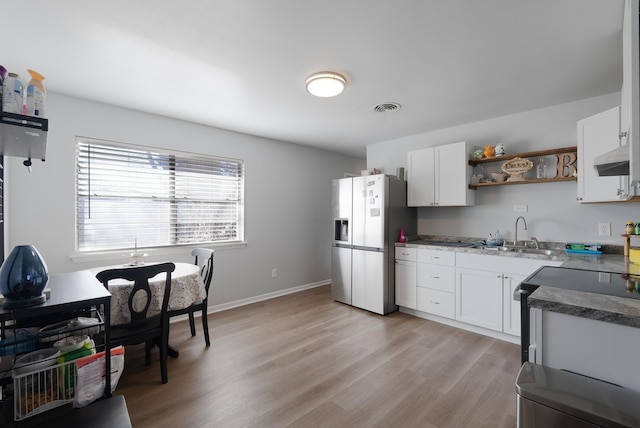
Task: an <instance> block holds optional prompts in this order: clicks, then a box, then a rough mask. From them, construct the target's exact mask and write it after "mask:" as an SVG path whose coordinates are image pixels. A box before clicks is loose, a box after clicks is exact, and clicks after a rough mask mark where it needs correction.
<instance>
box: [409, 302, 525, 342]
mask: <svg viewBox="0 0 640 428" xmlns="http://www.w3.org/2000/svg"><path fill="white" fill-rule="evenodd" d="M400 312H402V313H404V314H409V315H413V316H414V317H419V318H423V319H426V320H430V321H435V322H437V323H440V324H445V325H449V326H451V327H456V328H460V329H463V330H467V331H471V332H473V333H478V334H481V335H483V336H489V337H493V338H494V339H500V340H504V341H505V342H509V343H513V344H516V345H519V344H520V337H519V336H512V335H510V334H506V333H502V332H500V331H494V330H490V329H487V328H484V327H478V326H475V325H471V324H467V323H465V322H461V321H456V320H452V319H449V318H443V317H440V316H438V315H433V314H428V313H426V312H422V311H418V310H415V309H409V308H404V307H400Z"/></svg>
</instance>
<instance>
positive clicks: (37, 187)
mask: <svg viewBox="0 0 640 428" xmlns="http://www.w3.org/2000/svg"><path fill="white" fill-rule="evenodd" d="M47 114H48V118H49V135H48V143H47V160H46V162H44V163H43V162H40V161H39V160H34V161H33V168H32V172H31V173H28V172H27V169H26V168H25V167H24V166H22V161H23V159H17V158H5V164H6V176H5V179H6V185H5V192H6V220H7V221H6V231H7V241H8V242H7V244H6V247H7V248H8V250H11V249H12V248H13V247H14V246H15V245H20V244H33V245H35V246H36V248H38V250H39V251H40V253H41V254H42V256H43V258H44V259H45V261H46V263H47V265H48V267H49V271H50V272H51V273H60V272H67V271H73V270H78V269H84V268H88V267H94V266H103V265H110V264H116V263H122V261H123V258H122V257H121V256H120V255H115V257H114V256H113V255H111V256H110V257H103V258H100V259H97V260H90V261H83V262H75V263H74V262H72V261H71V259H70V256H72V255H74V254H75V211H74V207H75V196H74V195H75V193H74V192H75V182H74V180H75V174H74V169H75V167H74V163H75V138H76V136H77V135H81V136H86V137H92V138H98V139H104V140H111V141H120V142H127V143H131V144H138V145H147V146H154V147H161V148H163V147H164V148H171V149H177V150H182V151H186V152H194V153H204V154H213V155H219V156H226V157H233V158H240V159H243V160H244V161H245V172H246V178H245V192H246V196H245V198H246V199H245V201H246V206H245V217H246V223H245V226H246V231H245V238H246V241H247V245H246V247H242V248H226V249H219V250H217V251H216V269H215V278H214V283H215V285H214V286H213V289H214V291H213V293H212V295H211V297H210V304H212V305H216V304H223V303H229V302H234V301H237V300H240V299H247V298H251V297H254V296H259V295H262V294H266V293H274V292H278V291H280V290H284V289H287V288H291V287H297V286H304V285H308V284H313V283H316V282H321V281H327V280H328V279H329V278H330V276H331V266H330V263H331V259H330V247H331V240H330V238H331V236H330V233H329V231H330V225H331V204H330V201H331V179H333V178H341V177H343V176H344V172H345V171H348V172H356V173H357V172H359V171H360V170H362V169H364V167H365V162H364V160H363V159H354V158H347V157H344V156H341V155H338V154H335V153H331V152H327V151H322V150H317V149H313V148H308V147H304V146H300V145H295V144H289V143H284V142H279V141H274V140H268V139H264V138H258V137H253V136H249V135H244V134H238V133H234V132H229V131H225V130H220V129H215V128H211V127H206V126H201V125H197V124H193V123H188V122H183V121H178V120H174V119H169V118H165V117H160V116H154V115H149V114H144V113H140V112H136V111H132V110H127V109H123V108H117V107H113V106H109V105H105V104H99V103H94V102H89V101H86V100H81V99H78V98H72V97H68V96H63V95H60V94H52V93H49V94H48V96H47ZM189 252H190V249H185V248H178V249H177V250H175V251H173V252H171V251H169V252H155V253H154V252H153V251H151V252H150V253H151V257H149V260H150V261H154V260H158V261H160V260H171V261H185V262H187V261H188V262H191V261H192V260H191V256H190V255H189ZM272 268H277V269H278V277H277V278H271V269H272Z"/></svg>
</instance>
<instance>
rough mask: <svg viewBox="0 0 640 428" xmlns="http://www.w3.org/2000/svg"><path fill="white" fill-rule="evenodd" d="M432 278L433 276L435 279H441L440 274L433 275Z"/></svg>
mask: <svg viewBox="0 0 640 428" xmlns="http://www.w3.org/2000/svg"><path fill="white" fill-rule="evenodd" d="M431 278H433V279H440V277H439V276H436V275H431Z"/></svg>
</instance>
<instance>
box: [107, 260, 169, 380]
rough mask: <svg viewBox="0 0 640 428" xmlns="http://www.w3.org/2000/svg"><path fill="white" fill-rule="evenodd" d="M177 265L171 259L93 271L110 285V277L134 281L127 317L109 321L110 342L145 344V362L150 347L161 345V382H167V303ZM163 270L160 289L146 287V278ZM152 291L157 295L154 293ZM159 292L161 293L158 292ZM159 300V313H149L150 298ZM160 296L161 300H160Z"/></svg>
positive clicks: (149, 352) (149, 358) (148, 356)
mask: <svg viewBox="0 0 640 428" xmlns="http://www.w3.org/2000/svg"><path fill="white" fill-rule="evenodd" d="M175 268H176V266H175V265H174V264H173V263H170V262H167V263H160V264H150V265H143V266H135V267H125V268H117V269H107V270H103V271H102V272H99V273H98V274H97V275H96V278H98V281H100V282H101V283H103V284H104V286H105V287H106V288H107V290H108V289H109V281H112V280H115V279H124V280H127V281H132V282H133V289H132V290H131V294H130V295H129V299H128V302H127V304H128V308H129V314H130V321H129V322H127V323H121V324H111V346H119V345H123V346H127V345H137V344H139V343H144V344H145V357H146V360H145V362H146V364H147V365H149V364H151V348H153V346H154V345H157V346H158V348H159V349H160V374H161V377H162V383H167V381H168V374H167V356H168V349H169V316H168V305H169V295H170V294H171V272H173V271H174V270H175ZM162 273H164V274H165V275H164V278H165V281H164V288H163V289H162V290H159V289H156V288H151V287H149V279H151V278H153V277H155V276H156V275H159V274H162ZM154 293H156V294H157V295H155V296H154ZM158 293H161V294H162V296H160V294H158ZM154 297H155V300H157V301H162V305H161V307H160V312H159V313H158V314H152V315H150V314H149V306H150V305H151V302H152V300H154ZM160 297H162V298H161V300H160Z"/></svg>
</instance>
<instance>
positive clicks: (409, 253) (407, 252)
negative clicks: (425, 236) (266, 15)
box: [396, 247, 418, 262]
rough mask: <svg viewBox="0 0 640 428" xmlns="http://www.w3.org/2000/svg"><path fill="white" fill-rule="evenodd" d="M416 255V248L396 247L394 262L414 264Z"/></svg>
mask: <svg viewBox="0 0 640 428" xmlns="http://www.w3.org/2000/svg"><path fill="white" fill-rule="evenodd" d="M417 254H418V249H417V248H407V247H396V260H407V261H409V262H415V261H416V258H417Z"/></svg>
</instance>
